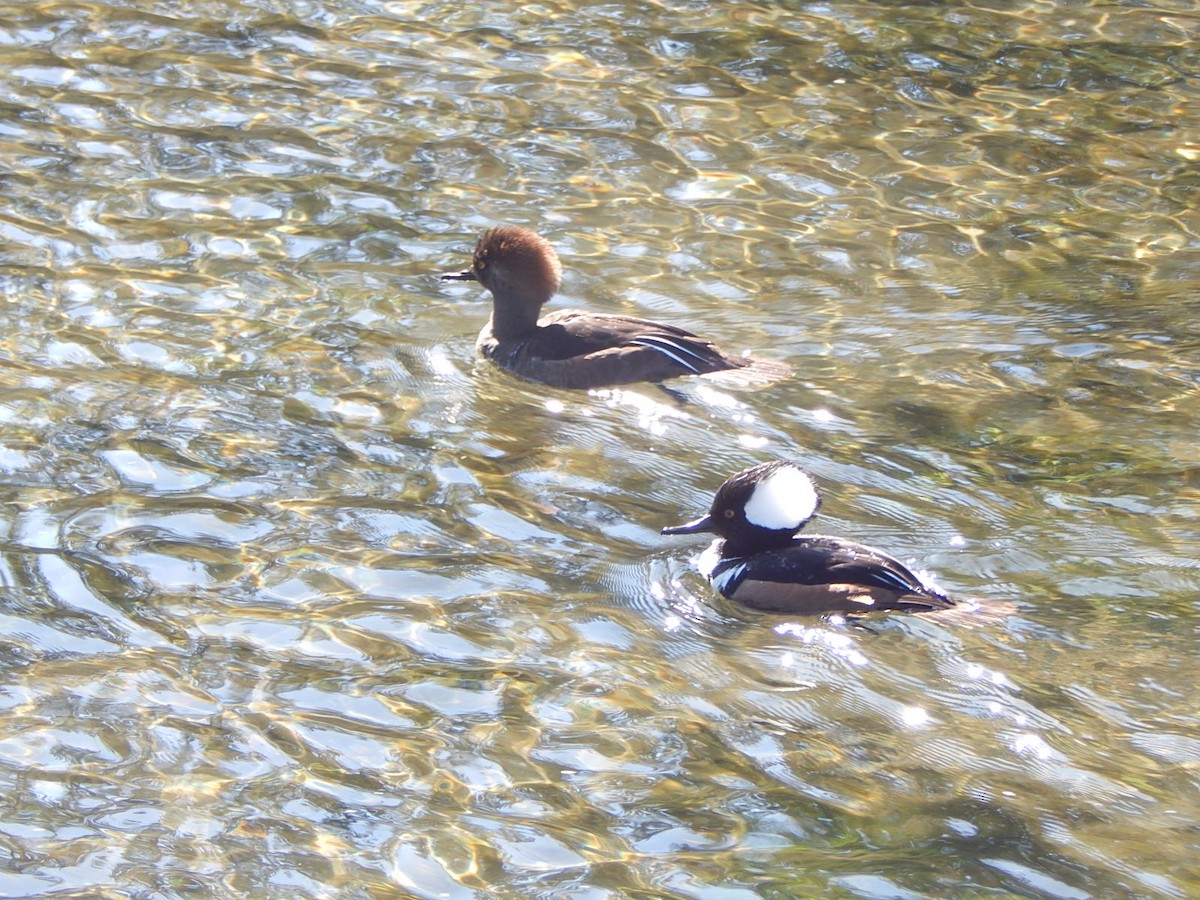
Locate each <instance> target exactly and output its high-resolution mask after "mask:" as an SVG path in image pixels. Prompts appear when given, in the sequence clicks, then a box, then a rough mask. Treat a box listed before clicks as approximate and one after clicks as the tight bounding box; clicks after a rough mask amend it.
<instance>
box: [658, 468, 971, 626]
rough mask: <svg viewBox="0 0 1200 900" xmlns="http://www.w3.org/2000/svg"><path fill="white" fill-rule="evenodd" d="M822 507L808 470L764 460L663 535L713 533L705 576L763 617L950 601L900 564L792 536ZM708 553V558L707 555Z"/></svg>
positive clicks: (918, 608) (871, 552) (851, 547)
mask: <svg viewBox="0 0 1200 900" xmlns="http://www.w3.org/2000/svg"><path fill="white" fill-rule="evenodd" d="M820 505H821V498H820V496H819V495H818V494H817V487H816V485H815V484H814V483H813V480H812V478H810V477H809V476H808V474H807V473H806V472H804V471H803V470H801V469H799V468H797V467H796V466H794V465H792V464H791V463H789V462H784V461H781V460H780V461H776V462H769V463H763V464H762V465H759V466H754V467H753V468H749V469H745V470H743V471H741V472H738V473H737V474H736V475H734V476H732V477H731V478H729V479H728V480H727V481H726V482H725V483H724V484H722V485H721V487H720V488H719V489H718V490H717V495H716V497H715V498H714V499H713V504H712V508H711V509H710V510H709V511H708V515H706V516H702V517H701V518H699V519H696V520H695V521H693V522H688V523H687V524H686V525H676V526H674V527H671V528H664V529H663V530H662V533H663V534H695V533H697V532H713V533H715V534H716V535H718V539H717V540H716V541H714V542H713V545H712V547H711V548H710V552H711V554H712V556H713V557H715V561H714V560H711V559H710V560H709V565H707V566H704V568H707V571H705V573H704V574H705V575H707V576H708V580H709V581H711V582H712V584H713V586H714V587H716V589H717V590H718V591H720V592H721V593H722V594H723V595H724V596H725V597H727V598H729V599H730V600H733V601H734V602H735V603H739V604H741V605H742V606H747V607H749V608H751V609H758V610H764V611H766V612H781V613H799V614H819V613H864V612H871V611H874V610H881V609H899V610H904V611H906V612H928V611H930V610H937V609H949V608H950V607H952V606H954V605H955V602H954V601H953V600H951V599H950V598H949V597H947V596H946V595H945V594H943V593H942V592H941V591H940V590H938V589H937V588H935V587H932V586H931V585H929V584H926V583H925V582H924V581H922V580H921V579H920V578H919V577H917V576H916V575H914V574H913V573H912V572H911V571H910V570H909V569H908V568H907V567H906V566H905V565H904V564H903V563H901V562H900V561H899V560H896V559H893V558H892V557H890V556H888V555H887V554H886V553H881V552H880V551H879V550H875V549H873V548H871V547H867V546H865V545H863V544H856V543H854V542H853V541H844V540H842V539H841V538H835V537H822V536H817V535H814V536H812V537H797V536H796V532H798V531H799V530H800V529H801V528H803V527H804V526H805V525H806V524H807V523H808V522H809V520H810V519H812V517H813V516H814V515H815V514H816V512H817V507H819V506H820ZM706 555H707V554H706Z"/></svg>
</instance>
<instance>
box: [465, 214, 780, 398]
mask: <svg viewBox="0 0 1200 900" xmlns="http://www.w3.org/2000/svg"><path fill="white" fill-rule="evenodd" d="M442 280H443V281H478V282H479V283H480V284H482V285H483V286H484V287H485V288H487V289H488V290H489V291H490V292H491V294H492V317H491V319H490V320H488V323H487V325H485V326H484V329H483V331H481V332H480V333H479V340H478V341H477V342H476V344H475V347H476V349H477V350H478V351H479V354H480V355H481V356H484V357H486V358H488V359H491V360H494V361H495V362H496V363H498V364H499V365H500V366H501V368H504V369H507V370H508V371H509V372H511V373H512V374H514V375H516V376H517V377H518V378H524V379H525V380H526V381H537V382H541V383H542V384H548V385H550V386H551V387H560V388H599V387H610V386H612V385H617V384H630V383H632V382H637V381H662V380H664V379H666V378H675V377H677V376H680V375H706V374H709V373H712V372H735V373H736V377H737V380H740V381H743V382H765V381H773V380H775V379H777V378H781V377H783V376H785V375H787V374H788V373H789V372H790V369H789V368H788V367H787V366H785V365H783V364H782V363H777V362H771V361H765V360H756V359H750V358H749V357H746V356H730V355H729V354H726V353H725V352H724V351H722V350H721V349H720V348H719V347H718V346H717V345H716V344H714V343H713V342H712V341H710V340H707V339H706V338H702V337H698V336H697V335H694V334H692V333H691V332H690V331H684V330H683V329H682V328H676V327H674V326H673V325H661V324H659V323H658V322H649V321H647V320H645V319H635V318H631V317H629V316H616V315H605V314H603V313H591V312H585V311H584V310H578V309H564V310H561V311H559V312H554V313H550V314H549V315H547V316H544V317H543V318H541V319H539V318H538V312H539V311H540V310H541V308H542V305H543V304H544V303H545V302H546V301H547V300H549V299H550V297H551V296H553V294H554V292H555V291H557V290H558V288H559V285H560V283H561V282H562V266H561V264H560V263H559V261H558V254H557V253H555V252H554V248H553V247H551V246H550V243H549V242H548V241H547V240H546V239H545V238H543V237H541V236H540V235H537V234H534V233H533V232H532V231H528V230H526V229H524V228H517V227H515V226H512V225H504V226H501V227H499V228H493V229H491V230H490V231H485V232H484V233H483V235H482V236H481V237H480V238H479V242H478V243H477V244H476V245H475V257H474V259H473V261H472V263H471V268H469V269H467V270H466V271H463V272H458V273H454V274H448V275H443V276H442Z"/></svg>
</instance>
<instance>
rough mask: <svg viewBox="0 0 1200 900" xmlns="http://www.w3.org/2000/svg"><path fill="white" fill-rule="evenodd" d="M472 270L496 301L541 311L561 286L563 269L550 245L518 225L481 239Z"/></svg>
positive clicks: (494, 232) (487, 232)
mask: <svg viewBox="0 0 1200 900" xmlns="http://www.w3.org/2000/svg"><path fill="white" fill-rule="evenodd" d="M471 270H472V271H473V272H474V273H475V278H476V279H477V280H478V281H479V282H480V284H482V285H483V286H484V287H485V288H487V289H488V290H489V291H491V292H492V296H493V297H495V298H496V299H497V300H514V299H515V300H519V301H522V302H524V303H536V305H537V306H539V307H540V306H541V305H542V304H543V303H545V302H546V301H547V300H549V299H550V298H551V297H552V296H553V295H554V292H555V291H557V290H558V288H559V285H560V284H562V265H561V264H560V263H559V261H558V254H557V253H555V252H554V248H553V247H551V246H550V242H549V241H547V240H546V239H545V238H544V237H542V236H541V235H540V234H535V233H534V232H532V231H530V230H528V229H527V228H518V227H517V226H515V225H501V226H499V227H498V228H492V229H491V230H489V231H485V232H484V233H483V234H482V235H481V236H480V238H479V242H478V243H477V244H476V245H475V257H474V260H473V261H472V264H471Z"/></svg>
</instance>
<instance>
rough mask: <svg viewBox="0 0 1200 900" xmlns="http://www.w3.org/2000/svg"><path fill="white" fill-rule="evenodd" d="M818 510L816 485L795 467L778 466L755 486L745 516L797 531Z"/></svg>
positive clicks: (774, 527) (775, 527) (754, 522)
mask: <svg viewBox="0 0 1200 900" xmlns="http://www.w3.org/2000/svg"><path fill="white" fill-rule="evenodd" d="M816 511H817V488H816V485H814V484H813V482H812V479H811V478H809V477H808V476H807V475H805V474H804V473H803V472H801V471H800V470H799V469H797V468H795V467H794V466H780V467H779V468H778V469H776V470H775V471H774V472H772V473H771V474H770V475H768V476H767V477H766V478H764V479H763V480H762V481H760V482H759V483H758V484H757V485H755V487H754V492H753V493H752V494H751V495H750V499H749V500H748V501H746V519H747V521H749V522H750V523H751V524H752V525H757V526H758V527H759V528H769V529H771V530H772V531H782V530H783V529H785V528H786V529H790V530H791V531H797V530H799V528H800V526H801V525H803V524H804V523H805V522H807V521H808V520H809V519H811V518H812V517H813V513H815V512H816Z"/></svg>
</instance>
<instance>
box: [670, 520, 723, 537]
mask: <svg viewBox="0 0 1200 900" xmlns="http://www.w3.org/2000/svg"><path fill="white" fill-rule="evenodd" d="M713 524H714V523H713V517H712V516H701V517H700V518H699V519H696V520H694V521H692V522H687V523H685V524H683V525H668V526H667V527H666V528H664V529H663V530H662V533H663V534H700V533H701V532H704V531H712V530H713Z"/></svg>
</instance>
